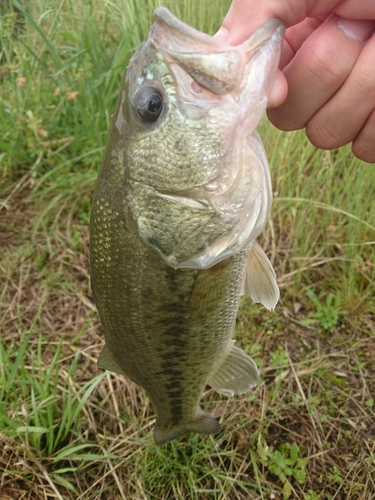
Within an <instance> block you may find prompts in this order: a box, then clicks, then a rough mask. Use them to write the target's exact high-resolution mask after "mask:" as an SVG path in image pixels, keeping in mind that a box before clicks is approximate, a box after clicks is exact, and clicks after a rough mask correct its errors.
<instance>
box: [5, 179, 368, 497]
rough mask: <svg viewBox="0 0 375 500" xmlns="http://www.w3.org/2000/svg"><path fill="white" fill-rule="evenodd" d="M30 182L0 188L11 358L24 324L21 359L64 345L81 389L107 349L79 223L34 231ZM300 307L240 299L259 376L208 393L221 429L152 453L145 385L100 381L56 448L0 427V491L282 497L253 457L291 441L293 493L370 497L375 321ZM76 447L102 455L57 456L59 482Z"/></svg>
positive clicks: (61, 372) (240, 329) (64, 361)
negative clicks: (300, 470)
mask: <svg viewBox="0 0 375 500" xmlns="http://www.w3.org/2000/svg"><path fill="white" fill-rule="evenodd" d="M29 189H30V181H29V180H28V179H27V178H25V179H24V185H20V188H19V189H18V190H17V189H16V190H14V192H13V193H11V192H10V191H7V193H5V195H7V196H8V200H7V204H8V209H7V210H2V211H1V212H0V235H1V239H0V241H1V243H0V245H1V246H0V251H1V262H0V281H1V283H0V289H3V287H4V285H6V290H5V294H4V297H3V302H2V309H1V335H2V340H3V343H4V344H5V346H9V348H11V349H13V350H14V351H15V352H17V345H18V343H19V342H20V338H21V337H22V332H26V331H29V330H30V329H31V330H32V335H31V337H30V341H29V352H28V356H37V353H36V350H37V346H38V339H40V338H42V339H43V340H42V345H43V349H44V351H43V357H42V359H43V366H41V367H40V370H47V368H48V366H49V364H50V363H51V360H52V358H53V355H54V346H56V345H57V344H58V343H59V342H60V341H61V339H62V352H61V356H60V359H59V369H58V380H59V387H61V391H63V390H64V387H65V385H64V384H66V381H67V380H68V379H69V377H70V376H69V374H68V372H69V366H70V364H71V362H72V359H73V357H74V356H75V355H76V353H77V352H79V363H78V368H77V371H76V373H75V377H74V379H72V380H71V383H72V384H73V389H74V391H75V392H76V393H77V392H78V390H79V389H80V388H81V387H82V386H83V385H84V384H85V383H86V382H87V381H88V380H90V378H92V377H94V376H96V375H97V374H98V373H99V370H98V368H97V367H96V363H95V362H96V359H97V358H98V355H99V352H100V350H101V345H102V343H103V340H102V333H101V327H100V325H99V322H98V318H97V316H96V313H95V308H94V306H93V303H92V298H91V292H90V289H89V284H88V272H87V270H88V230H87V226H86V225H84V224H82V223H81V222H80V221H79V220H78V219H77V218H76V217H72V216H70V215H67V216H66V217H65V219H62V220H61V221H60V223H59V225H58V226H57V227H56V228H55V229H54V231H53V232H51V233H48V231H47V232H46V229H45V228H44V230H39V231H38V232H36V233H35V232H33V227H35V220H36V218H37V217H38V208H37V207H36V205H35V203H34V202H32V201H30V199H29V198H28V193H29ZM4 197H5V196H4V195H3V198H4ZM47 226H48V225H47ZM73 228H74V231H75V234H76V235H77V234H78V235H79V238H78V239H77V238H76V239H75V241H74V242H73V239H74V238H73V236H72V235H73V233H74V231H73ZM269 236H270V233H267V234H266V237H265V240H266V242H267V237H269ZM281 240H282V239H281ZM31 241H32V242H33V243H32V244H31ZM73 247H74V248H73ZM281 253H282V252H281V251H280V252H278V253H277V252H276V267H278V258H280V255H281ZM281 258H282V257H281ZM307 307H308V306H307V305H306V303H304V302H303V301H302V304H295V310H293V307H292V305H291V303H290V297H288V294H287V292H286V291H284V293H283V298H282V301H281V304H280V305H279V306H278V308H277V311H276V313H274V314H271V315H270V314H269V313H266V312H265V311H263V310H260V309H259V308H258V307H254V306H250V305H249V301H248V299H245V300H244V302H243V305H242V308H241V311H240V314H239V321H238V325H237V330H236V333H237V336H238V338H239V341H240V342H241V343H242V345H246V344H247V343H248V342H249V340H248V339H249V335H250V338H253V342H254V349H253V352H254V353H255V357H256V358H257V359H258V360H259V363H260V366H261V373H262V381H261V383H260V384H259V385H258V387H257V389H256V390H255V391H254V392H253V393H251V394H250V395H249V396H248V397H238V398H233V399H230V400H225V399H224V398H222V397H220V396H217V395H215V394H213V393H212V391H211V390H210V389H208V390H207V392H206V393H205V395H204V397H203V401H202V403H203V405H206V406H208V408H209V410H210V411H211V412H212V413H213V414H215V415H216V416H217V417H219V418H220V419H221V421H222V424H223V428H224V431H223V433H222V435H220V436H218V437H217V438H202V437H199V436H191V437H187V438H186V439H183V440H181V441H180V442H175V443H172V444H170V445H167V446H165V447H162V448H158V447H156V446H155V445H154V444H153V443H152V437H151V430H152V427H153V423H154V414H153V411H152V408H150V405H149V402H148V400H147V398H146V397H145V395H144V393H143V391H142V390H140V389H139V388H138V387H137V386H135V385H134V384H133V383H131V382H129V381H128V380H126V379H124V378H122V377H120V376H116V375H107V376H106V377H105V378H104V379H103V381H102V382H101V383H100V385H99V386H98V387H97V388H96V389H95V391H94V392H93V393H92V395H91V397H90V399H89V401H88V403H87V404H86V405H85V406H84V408H83V412H82V415H81V416H80V425H79V426H78V427H77V429H76V428H72V429H71V432H70V434H69V435H68V437H67V439H66V440H65V441H64V442H63V443H61V444H60V446H59V447H58V449H56V450H55V451H54V453H53V454H52V456H46V454H45V453H43V452H41V450H38V449H35V447H34V448H33V446H32V445H31V444H30V443H29V442H28V440H27V439H26V440H22V439H20V438H19V436H17V435H15V436H9V435H7V433H3V434H0V437H1V441H2V446H1V451H0V469H1V470H2V472H3V473H2V474H1V476H0V499H1V500H8V499H9V500H10V499H12V500H15V499H25V500H26V499H30V500H31V499H45V500H47V499H56V498H58V499H60V500H61V499H68V498H72V499H73V498H74V499H77V500H83V499H85V500H88V499H90V500H91V499H105V500H106V499H108V500H112V499H113V500H115V499H120V498H121V499H124V498H131V499H151V498H155V499H172V498H186V499H188V498H189V499H190V498H192V499H193V498H197V499H206V498H207V499H211V498H212V499H213V498H223V499H258V498H276V499H278V498H282V494H281V491H282V487H283V481H281V480H280V478H279V477H278V476H277V474H275V473H272V471H271V470H270V468H269V466H268V465H267V462H266V461H264V460H263V463H262V452H264V451H265V448H266V447H273V452H275V451H276V450H281V451H283V450H285V449H287V447H288V446H289V445H290V444H292V443H296V444H297V445H298V448H299V456H300V457H302V458H306V459H308V463H307V466H306V472H307V475H306V480H305V481H304V483H303V484H300V483H298V482H297V481H295V480H294V479H291V478H289V481H290V486H291V498H297V499H304V498H307V499H325V498H329V499H336V500H344V499H346V500H349V499H356V500H360V499H361V500H369V499H370V498H371V495H373V493H374V492H375V472H374V471H375V464H374V457H375V414H374V406H373V399H372V398H373V397H374V394H375V367H374V363H373V353H374V352H375V325H374V315H371V314H367V315H364V316H360V317H355V316H351V317H348V316H345V317H344V318H343V321H342V323H341V325H340V326H338V327H335V328H334V329H333V331H332V333H324V332H323V331H322V329H321V328H319V325H318V324H315V325H313V326H301V318H302V317H304V315H305V314H306V313H307V312H308V311H307ZM249 331H250V334H249ZM28 360H29V358H28V357H25V361H24V363H25V366H26V368H27V367H28V363H29V361H28ZM36 377H38V374H36ZM5 403H6V401H5ZM27 404H28V403H27V401H22V400H19V402H18V405H14V404H13V405H12V406H11V408H7V414H8V416H11V417H15V416H16V415H18V419H21V420H22V415H23V417H24V420H25V422H27V412H28V411H29V409H28V407H27ZM56 423H57V424H58V423H59V422H58V421H57V422H56ZM85 443H93V444H95V445H97V448H96V449H95V453H96V454H98V455H100V458H97V459H95V460H83V461H80V462H79V463H77V461H76V460H70V459H67V460H66V461H60V462H59V464H58V467H59V468H62V467H71V466H72V465H73V466H75V467H76V466H77V465H78V466H79V467H78V468H77V470H75V471H72V472H66V474H65V475H64V477H65V479H66V480H68V481H69V482H70V483H71V484H72V485H73V486H74V487H75V488H76V492H77V493H73V492H71V491H69V490H68V489H66V488H65V487H64V486H62V485H61V484H60V483H59V482H58V481H57V480H56V474H55V471H56V467H57V465H56V463H54V458H56V455H57V454H58V453H59V452H60V451H61V450H63V449H64V446H73V445H74V446H76V445H80V444H85ZM272 492H273V493H272ZM309 495H310V496H309ZM314 495H315V496H314Z"/></svg>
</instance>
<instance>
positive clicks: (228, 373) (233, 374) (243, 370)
mask: <svg viewBox="0 0 375 500" xmlns="http://www.w3.org/2000/svg"><path fill="white" fill-rule="evenodd" d="M234 342H235V341H234V340H231V341H230V345H229V346H228V349H227V351H226V352H225V354H224V356H223V358H222V360H221V361H220V364H219V366H218V367H217V368H216V370H215V372H214V373H213V374H212V375H211V377H210V380H209V384H210V385H211V387H212V388H213V389H214V390H215V391H216V392H218V393H220V394H224V396H228V397H229V396H233V395H234V394H246V393H247V392H249V390H250V389H251V388H252V387H254V386H255V385H256V383H257V380H258V376H259V372H258V369H257V366H256V364H255V362H254V360H253V359H252V358H251V357H250V356H249V355H248V354H246V353H245V351H243V350H242V349H240V348H239V347H237V346H235V345H234Z"/></svg>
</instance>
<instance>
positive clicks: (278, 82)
mask: <svg viewBox="0 0 375 500" xmlns="http://www.w3.org/2000/svg"><path fill="white" fill-rule="evenodd" d="M287 94H288V84H287V83H286V79H285V76H284V75H283V74H282V72H281V71H280V70H278V71H277V73H276V76H275V82H274V84H273V86H272V88H271V90H270V93H269V94H268V104H267V108H274V107H276V106H280V105H281V104H282V103H283V102H284V101H285V99H286V96H287Z"/></svg>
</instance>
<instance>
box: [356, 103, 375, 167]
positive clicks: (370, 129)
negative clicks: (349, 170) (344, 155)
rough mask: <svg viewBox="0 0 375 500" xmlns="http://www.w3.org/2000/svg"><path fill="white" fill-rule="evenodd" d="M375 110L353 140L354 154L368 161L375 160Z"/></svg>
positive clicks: (372, 161)
mask: <svg viewBox="0 0 375 500" xmlns="http://www.w3.org/2000/svg"><path fill="white" fill-rule="evenodd" d="M374 137H375V110H373V111H372V113H371V114H370V116H369V117H368V119H367V121H366V123H365V125H364V127H363V128H362V130H361V131H360V133H359V134H358V135H357V137H356V138H355V139H354V140H353V143H352V151H353V154H354V156H356V157H357V158H359V159H360V160H363V161H365V162H368V163H374V162H375V141H374Z"/></svg>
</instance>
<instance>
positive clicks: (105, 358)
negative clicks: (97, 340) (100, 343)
mask: <svg viewBox="0 0 375 500" xmlns="http://www.w3.org/2000/svg"><path fill="white" fill-rule="evenodd" d="M97 364H98V366H99V368H101V369H102V370H109V371H110V372H115V373H118V374H119V375H125V376H126V374H125V373H124V372H123V370H121V368H120V367H119V365H118V364H117V363H116V361H115V360H114V358H113V355H112V353H111V351H110V350H109V349H108V346H107V344H104V347H103V350H102V352H101V354H100V356H99V359H98V363H97Z"/></svg>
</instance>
